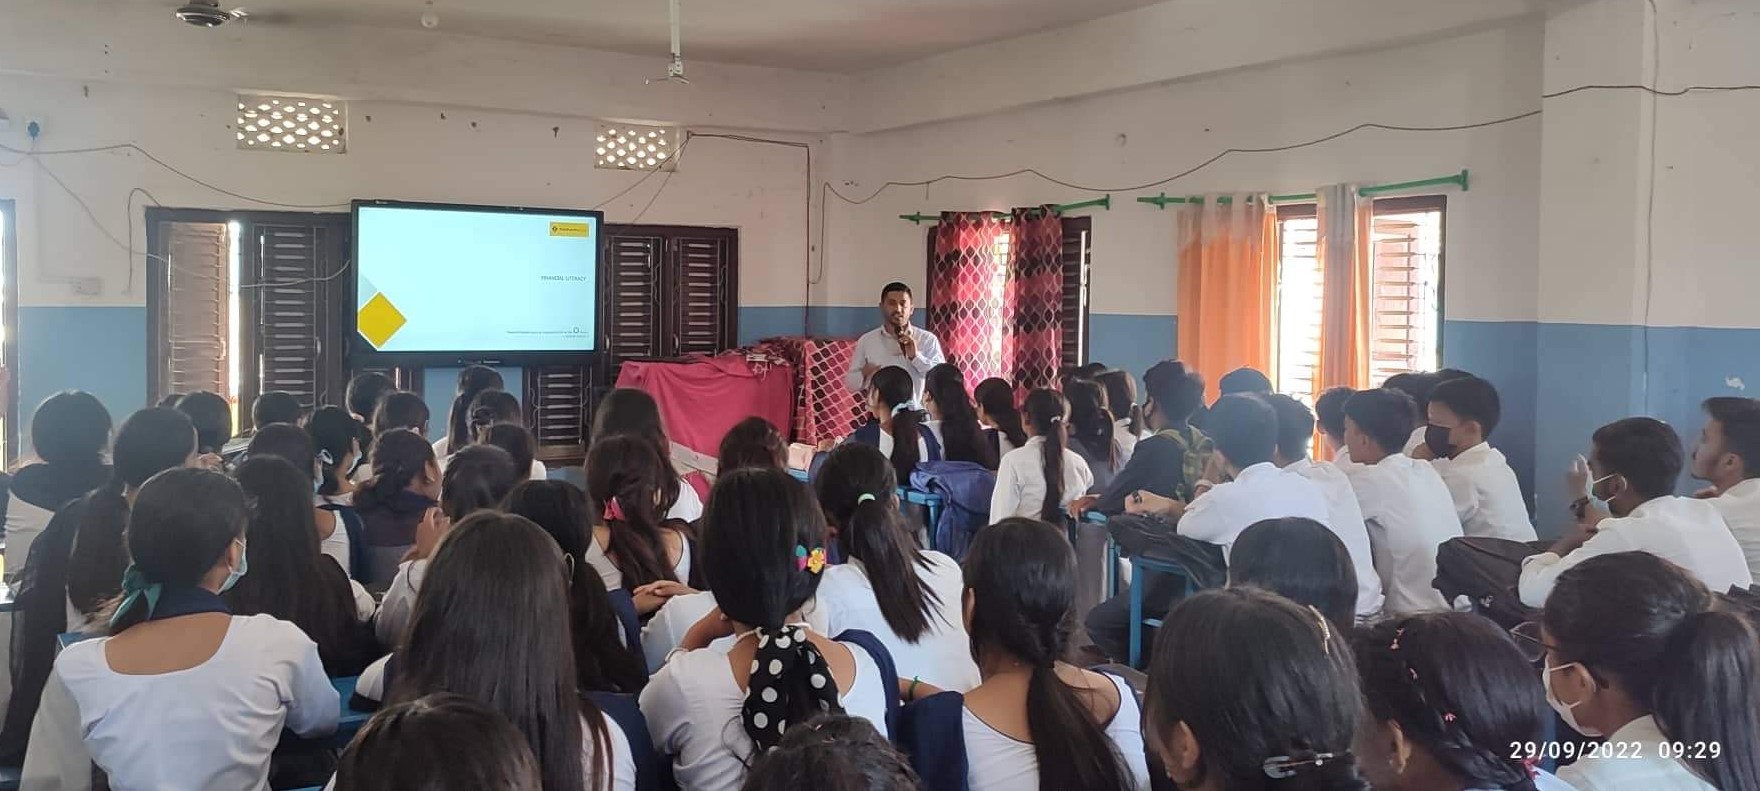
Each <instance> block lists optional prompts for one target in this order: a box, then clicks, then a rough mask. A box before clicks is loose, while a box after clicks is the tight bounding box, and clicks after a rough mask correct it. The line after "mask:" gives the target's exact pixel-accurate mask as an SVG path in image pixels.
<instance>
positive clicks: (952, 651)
mask: <svg viewBox="0 0 1760 791" xmlns="http://www.w3.org/2000/svg"><path fill="white" fill-rule="evenodd" d="M935 370H939V368H937V369H935ZM935 370H931V371H930V372H929V376H930V378H934V376H935ZM813 485H814V488H815V489H816V490H817V491H818V495H819V507H820V508H821V509H822V510H823V511H824V512H825V518H826V519H827V520H828V521H829V522H830V523H831V526H833V527H835V528H837V537H838V546H839V547H841V548H842V549H843V554H844V558H845V561H846V562H844V563H842V564H840V565H836V566H829V567H827V568H826V569H825V579H824V581H822V582H820V583H819V595H818V596H817V597H816V598H815V599H814V603H813V608H812V610H811V611H810V612H809V613H808V620H809V621H811V622H812V623H813V625H814V626H817V627H819V631H821V632H823V633H825V634H837V633H839V632H842V631H843V630H845V629H861V630H863V631H866V632H869V633H871V634H873V635H874V636H876V637H878V638H880V642H882V643H884V644H885V645H886V650H887V651H889V652H891V653H892V657H893V661H894V662H895V663H897V666H898V673H899V675H900V676H901V677H905V678H920V679H922V681H923V682H924V683H928V684H933V685H935V686H937V687H940V688H942V689H951V690H955V691H960V692H964V691H965V690H968V689H971V688H972V687H974V686H976V685H977V684H978V668H977V665H975V664H973V663H972V658H971V654H970V653H969V646H968V640H967V638H966V630H965V625H964V624H963V623H962V621H961V615H960V592H961V590H962V587H963V585H962V582H961V580H960V569H959V564H958V563H956V562H954V560H953V558H950V557H948V556H946V555H943V554H941V553H940V552H934V551H928V550H922V549H918V548H917V545H916V540H915V538H914V537H913V536H912V535H911V528H910V527H909V526H908V524H907V523H906V522H905V520H904V517H903V515H901V514H900V513H899V512H898V479H897V478H895V477H893V471H892V465H891V463H889V462H888V461H887V460H886V457H885V456H882V455H880V451H879V450H876V449H874V448H871V447H869V446H867V445H859V444H855V443H848V444H845V445H842V446H840V447H838V448H837V449H836V450H833V451H831V453H830V455H829V456H827V457H826V459H825V463H824V465H823V466H821V467H820V468H819V474H818V477H816V478H815V479H814V481H813Z"/></svg>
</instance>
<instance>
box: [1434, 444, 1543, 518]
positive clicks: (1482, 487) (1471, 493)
mask: <svg viewBox="0 0 1760 791" xmlns="http://www.w3.org/2000/svg"><path fill="white" fill-rule="evenodd" d="M1430 464H1431V465H1433V466H1434V467H1436V472H1437V474H1439V475H1441V476H1442V482H1443V483H1445V484H1448V493H1449V495H1450V496H1452V497H1454V510H1455V513H1456V514H1457V515H1459V516H1460V518H1461V533H1462V534H1464V535H1468V536H1473V537H1475V538H1503V539H1508V540H1510V541H1533V540H1534V539H1535V538H1536V536H1535V535H1534V525H1533V523H1531V522H1529V521H1528V504H1527V503H1526V502H1525V501H1523V500H1522V485H1521V484H1519V483H1516V472H1515V470H1512V469H1510V468H1509V462H1508V461H1506V460H1505V459H1504V457H1503V451H1500V450H1498V449H1496V448H1493V447H1491V445H1490V444H1488V443H1484V442H1481V443H1479V444H1477V445H1474V446H1473V447H1470V448H1467V449H1466V450H1464V451H1461V453H1460V455H1458V456H1455V457H1454V458H1452V459H1436V460H1434V461H1431V462H1430Z"/></svg>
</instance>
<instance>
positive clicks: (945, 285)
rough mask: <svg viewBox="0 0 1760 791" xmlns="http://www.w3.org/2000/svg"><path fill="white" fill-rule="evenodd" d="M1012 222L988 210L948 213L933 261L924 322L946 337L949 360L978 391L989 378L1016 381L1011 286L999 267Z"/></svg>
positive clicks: (944, 347) (944, 346) (943, 218)
mask: <svg viewBox="0 0 1760 791" xmlns="http://www.w3.org/2000/svg"><path fill="white" fill-rule="evenodd" d="M1008 231H1009V227H1008V224H1007V223H1004V222H1002V221H1001V220H998V219H996V218H995V217H993V216H991V214H990V213H989V212H943V213H942V214H941V223H940V224H939V225H936V226H935V256H934V258H933V259H932V260H931V261H930V262H929V309H928V315H927V319H926V320H925V322H924V324H925V326H926V327H927V328H928V330H929V331H930V332H933V333H935V337H937V338H940V339H941V349H942V351H943V352H944V353H945V354H946V355H947V361H948V362H949V363H952V364H953V365H955V366H957V367H958V368H959V369H960V370H961V371H963V372H965V375H966V382H968V383H970V384H971V385H972V386H973V387H976V386H977V384H978V383H979V382H982V381H984V380H985V379H988V378H990V377H993V376H994V377H1002V378H1004V379H1011V378H1012V377H1013V375H1014V371H1013V366H1011V365H1010V364H1009V360H1010V354H1009V349H1008V337H1007V335H1008V334H1007V333H1006V332H1004V327H1003V322H1002V317H1003V316H1005V315H1007V295H1006V284H1005V281H1004V279H1003V277H1002V272H1001V271H999V268H998V266H997V263H998V262H997V255H998V253H1001V252H1003V251H1002V250H1001V249H999V248H998V244H999V243H1000V242H1001V237H1002V235H1003V234H1005V233H1008Z"/></svg>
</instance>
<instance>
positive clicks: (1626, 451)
mask: <svg viewBox="0 0 1760 791" xmlns="http://www.w3.org/2000/svg"><path fill="white" fill-rule="evenodd" d="M1591 444H1592V447H1591V449H1590V451H1589V458H1588V460H1587V461H1586V462H1585V461H1584V460H1583V458H1582V457H1581V456H1579V457H1577V464H1576V465H1575V466H1574V467H1573V468H1572V470H1571V473H1570V475H1569V476H1568V477H1567V479H1566V485H1567V486H1569V487H1570V491H1573V492H1583V493H1584V495H1583V496H1582V497H1580V498H1578V500H1577V502H1576V503H1574V504H1573V505H1572V506H1571V507H1572V509H1573V510H1574V511H1575V512H1576V515H1577V523H1576V524H1575V525H1574V526H1572V527H1571V528H1570V529H1569V530H1567V531H1566V533H1565V535H1564V536H1563V537H1561V538H1560V539H1559V540H1558V542H1557V543H1555V544H1553V545H1552V550H1551V551H1549V552H1542V553H1540V554H1538V555H1535V556H1533V557H1531V558H1528V559H1527V560H1525V561H1523V562H1522V576H1521V582H1520V586H1519V591H1520V593H1521V598H1522V603H1523V604H1526V605H1528V606H1529V607H1540V606H1543V605H1545V604H1546V596H1547V595H1548V594H1550V593H1552V586H1553V585H1554V584H1556V583H1557V582H1558V576H1559V575H1560V574H1563V573H1564V572H1566V571H1568V570H1570V569H1572V568H1574V567H1576V566H1577V564H1579V563H1582V562H1583V561H1585V560H1588V559H1589V558H1592V557H1596V556H1598V555H1608V554H1612V553H1615V552H1648V553H1650V554H1652V555H1656V556H1657V557H1660V558H1662V559H1664V560H1667V561H1670V562H1672V563H1674V564H1675V565H1677V566H1680V567H1681V568H1684V569H1686V570H1687V571H1689V572H1691V573H1692V574H1693V576H1695V577H1698V578H1699V581H1700V582H1703V583H1705V586H1706V587H1708V588H1710V589H1711V590H1713V591H1716V592H1720V593H1721V592H1724V591H1728V590H1729V589H1730V588H1731V587H1732V586H1733V587H1742V588H1746V587H1748V586H1749V585H1752V584H1754V577H1753V574H1752V573H1751V572H1749V571H1748V563H1747V561H1746V560H1745V559H1744V558H1743V556H1742V547H1741V545H1740V544H1737V543H1736V538H1735V535H1733V534H1732V533H1730V530H1729V526H1728V525H1726V524H1724V521H1723V517H1722V515H1720V514H1718V512H1717V508H1716V507H1715V506H1713V505H1711V504H1710V503H1708V502H1706V501H1704V500H1695V499H1692V498H1687V497H1675V496H1674V495H1673V492H1674V484H1675V481H1676V480H1677V479H1678V478H1680V474H1681V461H1682V459H1681V457H1682V455H1683V454H1682V452H1681V439H1680V437H1679V436H1677V435H1676V434H1675V433H1674V429H1672V428H1669V427H1668V424H1666V423H1663V422H1662V421H1660V420H1657V419H1655V418H1648V417H1630V418H1626V419H1624V420H1618V421H1615V422H1613V423H1609V424H1607V425H1605V426H1602V427H1601V428H1599V429H1596V431H1595V436H1594V438H1593V441H1592V443H1591ZM1596 500H1603V501H1605V502H1606V504H1607V511H1605V512H1604V511H1603V510H1602V509H1601V508H1600V507H1599V506H1598V505H1596V504H1595V503H1594V501H1596ZM1609 512H1611V515H1609Z"/></svg>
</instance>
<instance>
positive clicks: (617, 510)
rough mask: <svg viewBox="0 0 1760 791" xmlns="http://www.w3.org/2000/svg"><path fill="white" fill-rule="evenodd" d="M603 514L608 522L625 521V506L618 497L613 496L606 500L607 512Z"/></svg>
mask: <svg viewBox="0 0 1760 791" xmlns="http://www.w3.org/2000/svg"><path fill="white" fill-rule="evenodd" d="M603 516H604V520H605V521H607V522H622V521H624V516H623V506H622V505H621V504H619V503H618V502H617V498H615V497H613V498H611V499H609V500H606V501H605V513H604V515H603Z"/></svg>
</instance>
